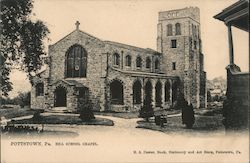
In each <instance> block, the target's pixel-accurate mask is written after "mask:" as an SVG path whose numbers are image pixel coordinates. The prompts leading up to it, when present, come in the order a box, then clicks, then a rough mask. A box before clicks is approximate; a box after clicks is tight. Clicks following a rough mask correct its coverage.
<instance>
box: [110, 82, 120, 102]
mask: <svg viewBox="0 0 250 163" xmlns="http://www.w3.org/2000/svg"><path fill="white" fill-rule="evenodd" d="M110 96H111V104H117V105H118V104H119V105H122V104H123V85H122V83H121V82H120V81H119V80H114V81H112V82H111V83H110Z"/></svg>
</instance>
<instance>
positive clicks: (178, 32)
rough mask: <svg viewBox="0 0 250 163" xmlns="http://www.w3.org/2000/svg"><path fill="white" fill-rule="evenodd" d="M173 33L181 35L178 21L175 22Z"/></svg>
mask: <svg viewBox="0 0 250 163" xmlns="http://www.w3.org/2000/svg"><path fill="white" fill-rule="evenodd" d="M175 35H181V24H180V23H176V24H175Z"/></svg>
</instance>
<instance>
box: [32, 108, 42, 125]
mask: <svg viewBox="0 0 250 163" xmlns="http://www.w3.org/2000/svg"><path fill="white" fill-rule="evenodd" d="M42 112H43V110H38V111H36V112H35V113H34V114H33V117H32V120H33V121H34V122H40V121H42V120H43V117H42V116H41V113H42Z"/></svg>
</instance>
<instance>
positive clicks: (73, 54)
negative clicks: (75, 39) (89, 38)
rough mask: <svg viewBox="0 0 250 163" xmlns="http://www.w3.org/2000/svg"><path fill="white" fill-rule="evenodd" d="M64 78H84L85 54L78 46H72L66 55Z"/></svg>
mask: <svg viewBox="0 0 250 163" xmlns="http://www.w3.org/2000/svg"><path fill="white" fill-rule="evenodd" d="M65 63H66V77H68V78H77V77H86V72H87V52H86V50H85V49H84V48H83V47H82V46H80V45H73V46H71V47H70V48H69V50H68V51H67V53H66V62H65Z"/></svg>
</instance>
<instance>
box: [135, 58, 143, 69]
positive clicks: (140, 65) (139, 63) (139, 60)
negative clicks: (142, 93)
mask: <svg viewBox="0 0 250 163" xmlns="http://www.w3.org/2000/svg"><path fill="white" fill-rule="evenodd" d="M136 67H137V68H141V67H142V59H141V57H140V56H138V57H137V58H136Z"/></svg>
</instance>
